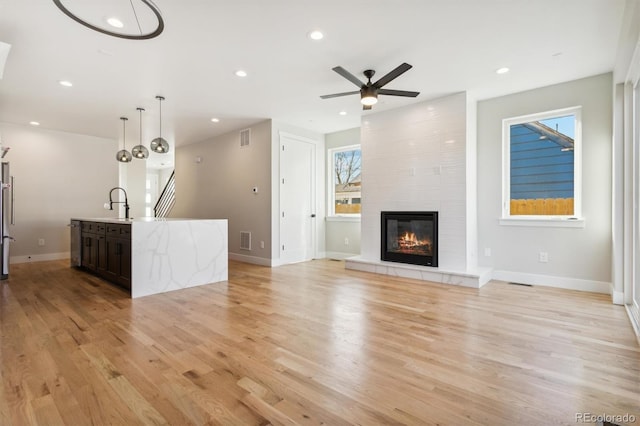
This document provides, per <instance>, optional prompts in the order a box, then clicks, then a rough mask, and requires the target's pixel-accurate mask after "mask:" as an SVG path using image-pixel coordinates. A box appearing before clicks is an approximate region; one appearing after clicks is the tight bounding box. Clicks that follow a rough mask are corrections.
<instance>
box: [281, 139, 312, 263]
mask: <svg viewBox="0 0 640 426" xmlns="http://www.w3.org/2000/svg"><path fill="white" fill-rule="evenodd" d="M314 176H315V145H314V144H313V143H310V142H305V141H303V140H301V139H297V138H295V137H292V136H286V135H280V259H281V261H282V263H295V262H304V261H306V260H311V259H313V257H314V253H315V232H314V231H315V213H316V212H315V179H314Z"/></svg>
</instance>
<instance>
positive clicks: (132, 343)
mask: <svg viewBox="0 0 640 426" xmlns="http://www.w3.org/2000/svg"><path fill="white" fill-rule="evenodd" d="M0 289H1V290H0V331H1V332H2V335H1V337H0V366H1V369H0V373H1V381H2V383H1V384H2V385H1V386H0V425H3V426H4V425H73V426H77V425H138V424H140V425H155V424H167V425H205V424H211V425H217V424H219V425H269V424H271V425H352V424H355V425H402V424H404V425H436V424H438V425H536V426H537V425H556V424H558V425H565V424H566V425H575V424H576V423H577V422H576V415H577V413H591V414H593V415H596V416H597V415H605V414H606V415H610V416H612V415H620V416H622V415H625V414H627V415H629V416H635V419H636V420H635V421H636V422H637V424H640V348H639V346H638V342H637V340H636V337H635V335H634V334H633V331H632V328H631V325H630V323H629V321H628V319H627V317H626V313H625V311H624V308H623V307H620V306H614V305H612V304H611V302H610V298H609V296H606V295H598V294H592V293H583V292H574V291H565V290H558V289H550V288H544V287H525V286H516V285H509V284H507V283H501V282H491V283H489V284H487V285H486V286H485V287H483V288H482V289H480V290H475V289H467V288H458V287H454V286H445V285H439V284H431V283H425V282H421V281H413V280H408V279H400V278H394V277H389V276H384V275H375V274H369V273H363V272H357V271H349V270H345V269H344V263H342V262H336V261H329V260H317V261H312V262H307V263H301V264H296V265H289V266H282V267H278V268H266V267H261V266H256V265H249V264H242V263H237V262H230V266H229V280H228V281H227V282H223V283H216V284H211V285H207V286H202V287H196V288H192V289H187V290H181V291H177V292H172V293H165V294H161V295H155V296H148V297H144V298H140V299H136V300H131V299H129V298H128V295H127V294H126V293H125V292H124V291H122V290H120V289H119V288H117V287H114V286H112V285H110V284H108V283H106V282H104V281H102V280H100V279H99V278H96V277H94V276H91V275H88V274H86V273H83V272H81V271H78V270H75V269H72V268H69V267H68V262H67V261H53V262H38V263H27V264H20V265H12V270H11V274H10V278H9V280H7V281H3V282H2V283H0ZM617 423H621V424H624V423H625V422H623V421H619V422H617ZM626 423H629V424H633V423H632V422H631V421H628V419H627V421H626Z"/></svg>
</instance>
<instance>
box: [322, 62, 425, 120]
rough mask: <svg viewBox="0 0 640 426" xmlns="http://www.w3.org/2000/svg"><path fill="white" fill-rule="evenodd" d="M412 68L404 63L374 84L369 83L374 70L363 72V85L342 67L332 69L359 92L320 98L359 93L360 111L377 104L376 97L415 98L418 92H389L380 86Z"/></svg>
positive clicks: (325, 96) (333, 96)
mask: <svg viewBox="0 0 640 426" xmlns="http://www.w3.org/2000/svg"><path fill="white" fill-rule="evenodd" d="M411 68H412V66H411V65H409V64H407V63H406V62H405V63H403V64H401V65H399V66H397V67H396V69H394V70H393V71H391V72H389V73H388V74H387V75H385V76H383V77H382V78H381V79H380V80H378V81H376V82H375V83H372V82H371V77H373V75H374V74H375V73H376V72H375V71H374V70H365V71H364V72H363V74H364V76H365V77H367V80H368V81H367V82H366V83H363V82H362V81H360V79H358V77H356V76H355V75H353V74H351V73H350V72H349V71H347V70H345V69H344V68H342V67H335V68H332V69H333V70H334V71H335V72H337V73H338V74H340V75H341V76H343V77H344V78H346V79H347V80H349V81H350V82H352V83H353V84H355V85H356V86H358V87H359V88H360V90H356V91H353V92H343V93H334V94H333V95H323V96H320V97H321V98H322V99H329V98H337V97H339V96H347V95H355V94H356V93H360V102H361V103H362V105H363V107H362V109H365V110H366V109H371V107H372V106H373V105H375V103H376V102H378V95H391V96H407V97H410V98H415V97H416V96H418V95H419V94H420V92H409V91H406V90H390V89H383V88H382V86H384V85H386V84H387V83H389V82H390V81H392V80H394V79H395V78H397V77H399V76H400V75H402V74H404V73H405V72H407V71H409V70H410V69H411Z"/></svg>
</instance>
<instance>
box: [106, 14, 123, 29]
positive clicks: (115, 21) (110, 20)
mask: <svg viewBox="0 0 640 426" xmlns="http://www.w3.org/2000/svg"><path fill="white" fill-rule="evenodd" d="M107 24H109V25H111V26H112V27H114V28H122V27H124V24H123V23H122V21H121V20H119V19H118V18H116V17H115V16H112V17H111V18H107Z"/></svg>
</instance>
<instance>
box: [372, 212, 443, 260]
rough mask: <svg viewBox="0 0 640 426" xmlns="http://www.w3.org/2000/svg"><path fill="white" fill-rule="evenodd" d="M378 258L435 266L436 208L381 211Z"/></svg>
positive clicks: (436, 248) (436, 256)
mask: <svg viewBox="0 0 640 426" xmlns="http://www.w3.org/2000/svg"><path fill="white" fill-rule="evenodd" d="M380 218H381V232H380V236H381V244H380V245H381V259H382V260H384V261H389V262H400V263H410V264H413V265H423V266H438V212H381V213H380Z"/></svg>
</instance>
